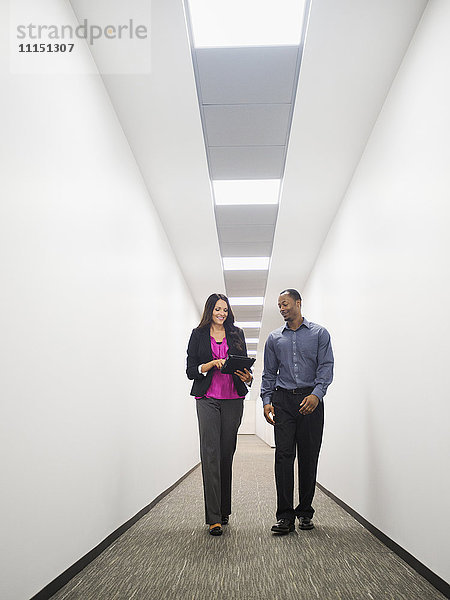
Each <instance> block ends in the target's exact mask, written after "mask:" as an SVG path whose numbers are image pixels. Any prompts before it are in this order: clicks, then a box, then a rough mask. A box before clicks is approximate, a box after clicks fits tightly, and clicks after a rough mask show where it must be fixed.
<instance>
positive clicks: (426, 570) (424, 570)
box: [317, 483, 450, 598]
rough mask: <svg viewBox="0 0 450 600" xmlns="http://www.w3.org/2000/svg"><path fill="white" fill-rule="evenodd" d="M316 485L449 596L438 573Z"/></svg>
mask: <svg viewBox="0 0 450 600" xmlns="http://www.w3.org/2000/svg"><path fill="white" fill-rule="evenodd" d="M317 487H318V488H319V489H320V490H321V491H322V492H323V493H324V494H326V495H327V496H329V497H330V498H331V499H332V500H334V501H335V502H336V504H339V506H340V507H342V508H343V509H344V510H345V511H346V512H348V514H349V515H351V516H352V517H353V518H354V519H356V520H357V521H358V522H359V523H361V525H362V526H363V527H365V528H366V529H367V530H368V531H370V533H372V534H373V535H374V536H375V537H376V538H378V539H379V540H380V542H382V543H383V544H384V545H385V546H387V547H388V548H389V549H390V550H392V551H393V552H395V554H397V556H399V557H400V558H401V559H402V560H404V561H405V563H407V564H408V565H409V566H410V567H412V568H413V569H414V571H416V572H417V573H418V574H419V575H421V576H422V577H423V578H424V579H426V580H427V581H428V582H429V583H431V585H432V586H433V587H435V588H436V589H437V590H438V591H439V592H441V594H444V596H445V597H446V598H450V585H449V584H448V583H447V582H446V581H444V580H443V579H442V578H441V577H439V575H436V573H433V571H431V570H430V569H429V568H428V567H426V566H425V565H424V564H423V563H421V562H420V561H419V560H417V558H415V557H414V556H413V555H412V554H410V553H409V552H408V551H407V550H405V549H404V548H402V547H401V546H399V545H398V544H397V543H396V542H394V540H391V538H389V537H388V536H387V535H386V534H384V533H383V532H382V531H380V530H379V529H377V528H376V527H374V526H373V525H372V524H371V523H369V521H367V520H366V519H365V518H364V517H362V516H361V515H360V514H359V513H357V512H356V510H354V509H353V508H352V507H351V506H349V505H348V504H346V503H345V502H343V501H342V500H341V499H340V498H338V497H337V496H335V495H334V494H333V493H332V492H330V491H329V490H327V489H326V488H324V487H323V485H321V484H320V483H317Z"/></svg>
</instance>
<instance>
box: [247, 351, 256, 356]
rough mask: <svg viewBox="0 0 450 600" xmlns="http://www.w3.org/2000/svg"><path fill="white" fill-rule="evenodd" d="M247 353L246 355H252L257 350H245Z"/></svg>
mask: <svg viewBox="0 0 450 600" xmlns="http://www.w3.org/2000/svg"><path fill="white" fill-rule="evenodd" d="M247 354H248V355H250V354H253V356H256V354H257V351H256V350H247Z"/></svg>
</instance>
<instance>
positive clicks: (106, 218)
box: [0, 2, 201, 600]
mask: <svg viewBox="0 0 450 600" xmlns="http://www.w3.org/2000/svg"><path fill="white" fill-rule="evenodd" d="M5 5H7V3H6V2H4V3H3V4H2V10H3V9H4V8H5ZM69 16H70V15H69V14H68V17H67V18H68V19H69ZM0 17H1V18H0V22H1V23H3V24H7V23H8V19H7V16H6V15H5V14H2V15H0ZM3 34H4V31H2V40H3V42H5V40H7V37H5V35H3ZM2 50H5V47H4V46H2ZM1 55H2V56H3V57H4V58H5V57H6V58H7V56H8V53H7V51H5V52H3V51H2V53H1ZM39 59H40V60H50V58H47V57H44V56H40V57H39ZM80 60H81V59H80ZM80 67H81V68H80ZM82 67H83V65H82V64H81V65H80V64H79V65H78V66H77V70H78V71H81V72H82ZM0 79H1V80H0V87H1V90H2V92H1V95H0V118H1V131H2V134H1V142H0V164H1V171H2V172H1V179H0V186H1V194H0V196H1V202H0V271H1V281H2V291H1V300H0V301H1V310H0V330H1V335H0V362H1V372H2V375H1V381H0V397H1V414H2V417H1V420H0V423H1V425H0V429H1V431H0V444H1V448H0V453H1V456H2V463H3V464H4V467H3V468H2V478H1V479H2V493H1V494H0V505H1V508H0V510H1V517H2V522H3V525H2V531H1V548H2V551H1V552H2V556H1V560H0V562H1V565H2V577H1V583H0V596H1V597H2V598H5V599H8V600H23V599H24V598H28V597H30V596H32V595H33V594H35V593H37V592H38V591H39V590H40V589H41V588H42V587H44V586H45V585H46V584H47V583H49V582H50V581H51V580H53V579H54V578H55V577H57V576H58V575H59V574H60V573H61V572H62V571H64V570H65V569H66V568H67V567H69V566H70V565H72V564H73V563H74V562H75V561H76V560H78V559H79V558H80V557H81V556H83V555H84V554H85V553H86V552H88V551H89V550H91V549H92V548H93V547H94V546H95V545H97V544H98V543H99V542H100V541H101V540H103V539H104V538H105V537H106V536H107V535H109V534H110V533H111V532H112V531H114V530H115V529H116V528H117V527H118V526H120V525H121V524H122V523H124V522H125V521H127V520H128V519H129V518H130V517H132V516H133V515H134V514H135V513H136V512H138V511H139V510H140V509H141V508H143V507H144V506H146V505H147V504H148V503H149V502H151V501H152V500H153V499H154V498H155V497H156V496H157V495H158V494H160V493H161V492H162V491H163V490H165V489H166V488H167V487H169V486H170V485H171V484H172V483H174V482H175V481H176V480H177V479H178V478H179V477H181V476H182V475H183V474H184V473H185V472H186V471H187V470H189V469H190V468H191V467H193V466H194V465H195V464H196V463H197V462H198V460H199V458H198V451H197V446H198V441H197V426H196V417H195V409H194V403H193V402H192V399H191V398H190V397H189V387H190V384H189V382H188V381H187V379H186V377H185V373H184V370H185V349H186V345H187V339H188V336H189V333H190V330H191V328H192V327H193V326H194V325H195V324H196V322H197V320H198V312H197V310H196V308H195V306H194V303H193V301H192V298H191V295H190V293H189V291H188V289H187V287H186V284H185V282H184V279H183V277H182V275H181V273H180V271H179V268H178V265H177V263H176V261H175V259H174V258H173V254H172V252H171V249H170V246H169V244H168V242H167V239H166V236H165V233H164V231H163V229H162V227H161V225H160V222H159V220H158V218H157V216H156V213H155V210H154V208H153V205H152V202H151V200H150V198H149V196H148V193H147V190H146V187H145V186H144V184H143V182H142V179H141V176H140V173H139V170H138V169H137V167H136V164H135V161H134V159H133V156H132V154H131V151H130V149H129V147H128V144H127V141H126V139H125V137H124V135H123V132H122V130H121V128H120V125H119V123H118V121H117V118H116V116H115V113H114V111H113V110H112V108H111V105H110V102H109V99H108V97H107V95H106V93H105V90H104V87H103V84H102V82H101V79H100V78H99V77H98V76H96V75H82V74H79V75H70V74H67V75H64V74H62V75H46V76H42V75H14V74H10V73H9V65H8V63H7V62H6V61H4V62H3V63H2V64H1V77H0ZM200 493H201V492H200Z"/></svg>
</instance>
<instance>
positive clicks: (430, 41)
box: [303, 0, 450, 580]
mask: <svg viewBox="0 0 450 600" xmlns="http://www.w3.org/2000/svg"><path fill="white" fill-rule="evenodd" d="M449 28H450V3H449V2H448V1H447V0H431V2H430V3H429V5H428V7H427V9H426V11H425V13H424V16H423V19H422V22H421V24H420V25H419V28H418V30H417V32H416V34H415V37H414V38H413V41H412V44H411V46H410V48H409V50H408V52H407V54H406V57H405V59H404V61H403V64H402V66H401V68H400V71H399V73H398V75H397V78H396V80H395V81H394V84H393V86H392V88H391V91H390V93H389V95H388V98H387V101H386V103H385V105H384V108H383V110H382V112H381V114H380V117H379V119H378V121H377V124H376V126H375V129H374V131H373V133H372V136H371V138H370V140H369V143H368V146H367V148H366V151H365V153H364V155H363V158H362V160H361V162H360V165H359V168H358V169H357V171H356V173H355V176H354V178H353V182H352V184H351V186H350V188H349V190H348V193H347V195H346V197H345V199H344V202H343V204H342V206H341V209H340V211H339V213H338V215H337V217H336V219H335V221H334V224H333V227H332V228H331V231H330V233H329V235H328V238H327V241H326V243H325V245H324V247H323V249H322V252H321V255H320V257H319V259H318V261H317V263H316V265H315V268H314V270H313V272H312V275H311V276H310V278H309V281H308V284H307V286H306V288H305V289H304V290H303V292H304V298H305V303H306V304H307V306H308V307H309V310H308V314H314V320H317V321H318V322H320V323H323V324H324V325H325V326H327V327H328V328H329V330H330V332H331V334H332V338H333V345H334V351H335V357H336V370H335V382H334V383H333V384H332V386H331V387H330V388H329V392H328V394H327V396H326V399H325V400H326V429H325V438H324V447H323V450H322V455H321V461H320V470H319V481H320V482H321V483H322V484H323V485H324V486H325V487H326V488H328V489H329V490H331V491H332V492H333V493H334V494H336V495H337V496H338V497H339V498H341V499H342V500H343V501H344V502H346V503H347V504H349V505H350V506H351V507H352V508H354V509H355V510H356V511H357V512H358V513H360V514H361V515H362V516H364V517H365V518H366V519H367V520H368V521H369V522H371V523H372V524H373V525H375V526H376V527H377V528H379V529H380V530H381V531H383V532H384V533H385V534H386V535H388V536H389V537H390V538H392V539H393V540H394V541H396V542H397V543H398V544H400V545H401V546H402V547H403V548H405V549H406V550H408V551H409V552H410V553H411V554H413V555H414V556H415V557H416V558H417V559H418V560H420V561H421V562H423V563H424V564H425V565H426V566H428V567H429V568H430V569H431V570H432V571H434V572H435V573H437V574H438V575H439V576H440V577H442V578H444V579H447V580H448V579H449V577H450V568H449V567H450V559H449V550H448V539H449V535H450V531H449V511H448V498H449V494H450V483H449V477H448V473H449V471H448V464H447V463H448V457H449V456H450V436H449V422H450V402H449V400H450V391H449V390H448V386H447V382H446V376H447V373H448V370H449V364H450V343H449V339H450V325H449V318H448V307H449V305H450V277H449V272H450V271H449V263H448V256H449V254H450V236H449V223H450V169H449V165H450V112H449V108H448V107H449V106H450V38H449V36H448V31H449ZM343 144H345V140H343Z"/></svg>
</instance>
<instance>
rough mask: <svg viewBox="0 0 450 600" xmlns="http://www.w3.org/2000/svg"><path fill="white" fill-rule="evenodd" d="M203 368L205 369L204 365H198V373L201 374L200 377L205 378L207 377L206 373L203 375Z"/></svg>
mask: <svg viewBox="0 0 450 600" xmlns="http://www.w3.org/2000/svg"><path fill="white" fill-rule="evenodd" d="M202 367H203V365H198V372H199V373H200V375H203V376H205V375H206V373H203V372H202Z"/></svg>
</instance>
